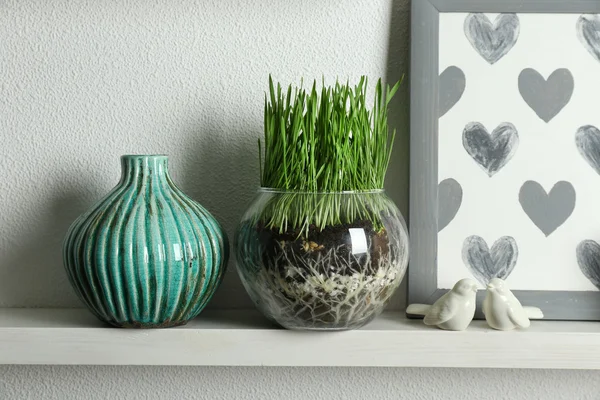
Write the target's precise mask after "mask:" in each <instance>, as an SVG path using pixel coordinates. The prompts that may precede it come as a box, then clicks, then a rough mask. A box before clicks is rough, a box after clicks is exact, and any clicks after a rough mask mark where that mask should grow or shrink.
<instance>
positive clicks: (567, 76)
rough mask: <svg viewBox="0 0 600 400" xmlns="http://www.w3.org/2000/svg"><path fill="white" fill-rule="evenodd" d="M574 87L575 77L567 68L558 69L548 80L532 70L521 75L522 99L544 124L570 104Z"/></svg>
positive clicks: (526, 70)
mask: <svg viewBox="0 0 600 400" xmlns="http://www.w3.org/2000/svg"><path fill="white" fill-rule="evenodd" d="M574 86H575V83H574V81H573V75H571V71H569V70H568V69H566V68H560V69H557V70H556V71H554V72H553V73H552V74H550V76H549V77H548V80H546V79H544V77H542V75H540V73H539V72H537V71H536V70H535V69H532V68H526V69H524V70H523V71H521V73H520V74H519V92H521V97H523V100H525V103H527V105H528V106H529V107H531V109H532V110H533V111H534V112H535V113H536V114H537V116H538V117H540V118H541V119H542V120H543V121H544V122H549V121H550V120H551V119H552V118H554V117H556V115H557V114H558V113H559V112H560V110H562V109H563V108H564V107H565V106H566V105H567V104H568V103H569V101H570V100H571V96H572V95H573V88H574Z"/></svg>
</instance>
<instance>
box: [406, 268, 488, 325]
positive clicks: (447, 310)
mask: <svg viewBox="0 0 600 400" xmlns="http://www.w3.org/2000/svg"><path fill="white" fill-rule="evenodd" d="M476 294H477V284H476V283H475V282H474V281H473V280H472V279H461V280H460V281H458V282H456V284H455V285H454V287H453V288H452V289H451V290H450V291H448V292H447V293H446V294H444V295H443V296H442V297H440V298H439V299H438V300H437V301H436V302H435V303H434V304H433V305H429V304H411V305H409V306H408V308H407V309H406V312H407V313H408V314H413V315H424V316H425V318H424V319H423V322H424V323H425V325H435V326H437V327H438V328H440V329H445V330H449V331H464V330H465V329H467V326H469V324H470V323H471V321H472V320H473V317H474V316H475V303H476V299H475V298H476Z"/></svg>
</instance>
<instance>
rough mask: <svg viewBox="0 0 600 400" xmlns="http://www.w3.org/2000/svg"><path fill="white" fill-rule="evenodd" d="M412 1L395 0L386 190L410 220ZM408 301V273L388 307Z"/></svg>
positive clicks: (389, 60) (399, 306) (390, 45)
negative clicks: (391, 138)
mask: <svg viewBox="0 0 600 400" xmlns="http://www.w3.org/2000/svg"><path fill="white" fill-rule="evenodd" d="M409 43H410V1H409V0H393V3H392V15H391V22H390V33H389V42H388V58H387V71H386V81H387V82H388V83H389V84H390V85H392V84H394V83H395V82H397V81H398V80H399V79H401V78H402V76H403V75H404V80H403V83H402V86H401V87H400V89H399V90H398V92H397V93H396V96H395V97H394V99H393V100H392V102H391V103H390V110H389V119H388V121H389V125H390V129H396V140H395V142H394V150H393V153H392V159H391V161H390V166H389V169H388V173H387V177H386V183H385V186H386V191H387V192H388V194H389V196H390V197H391V198H392V200H394V202H396V204H397V205H398V208H400V211H401V212H402V215H403V216H404V219H405V220H406V222H407V223H408V191H409V166H410V141H409V137H410V129H409V127H410V124H409V122H410V121H409V115H410V85H409V80H410V79H409V78H410V77H409V75H408V73H409V66H410V54H409V48H410V46H409ZM405 303H406V277H405V278H404V281H403V282H402V284H401V285H400V288H399V289H398V291H397V292H396V295H395V296H394V297H393V298H392V300H391V302H390V304H389V306H388V309H404V307H405Z"/></svg>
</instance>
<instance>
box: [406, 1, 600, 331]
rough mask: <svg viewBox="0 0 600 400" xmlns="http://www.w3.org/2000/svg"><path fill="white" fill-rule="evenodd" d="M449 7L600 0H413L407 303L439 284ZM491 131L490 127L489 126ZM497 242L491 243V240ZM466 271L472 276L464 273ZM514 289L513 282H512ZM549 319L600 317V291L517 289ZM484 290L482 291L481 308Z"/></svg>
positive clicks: (598, 10) (543, 10) (552, 8)
mask: <svg viewBox="0 0 600 400" xmlns="http://www.w3.org/2000/svg"><path fill="white" fill-rule="evenodd" d="M445 13H501V14H503V13H516V14H523V15H526V14H600V1H598V0H570V1H564V0H503V1H497V0H413V1H412V10H411V21H412V22H411V67H410V86H411V100H410V101H411V111H410V155H411V161H410V202H409V205H410V211H409V231H410V235H411V248H410V250H411V259H410V263H409V271H408V303H409V304H411V303H425V304H432V303H433V302H435V301H436V300H437V299H438V298H439V297H441V296H442V295H443V294H444V293H446V292H447V291H448V287H446V288H440V286H439V285H438V268H437V265H438V183H439V180H438V155H439V148H438V139H439V135H438V127H439V125H438V121H439V113H440V109H439V76H440V68H439V52H440V48H439V42H440V31H439V26H440V16H441V15H442V16H443V14H445ZM490 132H491V130H490ZM491 244H492V243H490V246H491ZM464 277H469V275H468V274H465V276H464ZM509 286H510V285H509ZM511 289H512V288H511ZM512 291H513V293H514V294H515V295H516V296H517V298H518V299H519V300H520V301H521V303H522V304H523V305H527V306H536V307H539V308H540V309H542V311H543V313H544V316H545V319H549V320H600V291H597V290H596V291H592V290H590V291H581V290H577V291H574V290H564V291H563V290H512ZM484 296H485V290H479V292H478V294H477V303H478V307H477V309H478V312H477V314H476V318H480V319H481V318H482V317H483V316H482V314H481V312H480V311H479V310H480V309H481V303H482V301H483V298H484Z"/></svg>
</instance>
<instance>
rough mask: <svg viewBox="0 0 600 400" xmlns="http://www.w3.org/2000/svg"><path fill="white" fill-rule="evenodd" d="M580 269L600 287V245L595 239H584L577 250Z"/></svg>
mask: <svg viewBox="0 0 600 400" xmlns="http://www.w3.org/2000/svg"><path fill="white" fill-rule="evenodd" d="M576 254H577V263H578V264H579V269H580V270H581V272H582V273H583V275H585V277H586V278H588V279H589V280H590V282H592V283H593V284H594V285H595V286H596V287H597V288H598V289H600V245H599V244H598V243H596V242H594V241H593V240H584V241H583V242H581V243H579V245H578V246H577V250H576Z"/></svg>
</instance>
